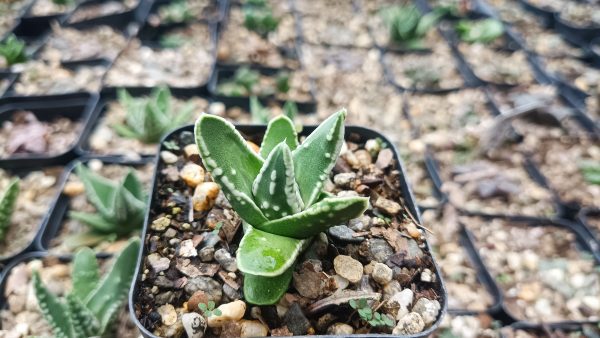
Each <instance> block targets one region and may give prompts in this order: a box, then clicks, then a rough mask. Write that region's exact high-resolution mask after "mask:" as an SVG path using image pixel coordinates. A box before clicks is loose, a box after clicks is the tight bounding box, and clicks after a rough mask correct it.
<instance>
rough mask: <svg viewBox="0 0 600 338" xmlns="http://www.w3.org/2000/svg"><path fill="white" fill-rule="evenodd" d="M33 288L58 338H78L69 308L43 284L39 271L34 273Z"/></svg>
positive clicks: (45, 316)
mask: <svg viewBox="0 0 600 338" xmlns="http://www.w3.org/2000/svg"><path fill="white" fill-rule="evenodd" d="M33 288H34V291H35V296H36V298H37V300H38V304H39V306H40V309H41V310H42V314H43V315H44V318H45V319H46V321H48V324H50V326H51V327H52V332H53V333H54V336H56V338H76V336H75V330H74V329H73V323H72V322H71V318H70V317H69V314H68V312H67V307H66V306H65V305H64V304H63V303H61V302H60V300H59V299H58V298H57V297H56V296H55V295H54V294H52V292H50V291H49V290H48V289H47V288H46V287H45V286H44V284H43V283H42V281H41V279H40V275H39V274H38V272H37V271H35V272H34V273H33Z"/></svg>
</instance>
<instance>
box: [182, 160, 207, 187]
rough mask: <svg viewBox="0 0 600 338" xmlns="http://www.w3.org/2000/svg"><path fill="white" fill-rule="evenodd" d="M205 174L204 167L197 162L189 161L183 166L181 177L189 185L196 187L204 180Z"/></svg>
mask: <svg viewBox="0 0 600 338" xmlns="http://www.w3.org/2000/svg"><path fill="white" fill-rule="evenodd" d="M204 174H205V173H204V168H202V167H201V166H199V165H197V164H195V163H188V164H186V165H184V166H183V168H181V171H180V172H179V177H181V179H182V180H183V182H185V184H187V185H188V186H189V187H192V188H195V187H196V186H197V185H198V184H200V183H202V182H204Z"/></svg>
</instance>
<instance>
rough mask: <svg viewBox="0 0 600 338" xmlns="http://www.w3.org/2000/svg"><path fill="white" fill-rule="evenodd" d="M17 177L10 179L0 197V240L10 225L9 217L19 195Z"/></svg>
mask: <svg viewBox="0 0 600 338" xmlns="http://www.w3.org/2000/svg"><path fill="white" fill-rule="evenodd" d="M19 190H20V188H19V179H14V180H12V181H11V182H10V183H9V184H8V187H7V188H6V190H5V191H4V193H3V194H2V196H1V197H0V241H2V240H3V239H4V236H5V235H6V231H7V230H8V227H9V226H10V219H11V216H12V213H13V211H14V209H15V204H16V203H17V197H19Z"/></svg>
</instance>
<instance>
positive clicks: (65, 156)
mask: <svg viewBox="0 0 600 338" xmlns="http://www.w3.org/2000/svg"><path fill="white" fill-rule="evenodd" d="M97 102H98V95H97V94H91V93H76V94H65V95H54V96H42V97H39V96H30V97H5V98H2V99H0V122H2V121H5V120H8V119H10V118H11V116H12V113H13V112H14V111H16V110H22V109H25V110H30V111H32V112H33V113H34V114H35V115H36V116H37V117H38V118H39V119H41V120H47V119H50V118H53V117H57V116H63V117H67V118H70V119H78V120H80V121H81V128H82V131H83V129H84V128H85V126H86V125H87V124H88V122H89V120H90V117H91V114H92V111H93V110H94V107H95V106H96V103H97ZM81 136H82V133H80V134H79V137H78V138H77V140H76V141H75V142H74V144H73V145H72V146H71V148H69V150H67V151H65V152H63V153H61V154H54V155H44V154H17V155H13V156H11V157H9V158H3V159H0V167H2V168H24V167H29V168H32V167H33V168H35V167H40V166H50V165H64V164H66V163H67V162H69V161H70V160H71V159H73V158H74V157H75V154H74V149H75V146H76V145H77V143H79V140H80V139H81Z"/></svg>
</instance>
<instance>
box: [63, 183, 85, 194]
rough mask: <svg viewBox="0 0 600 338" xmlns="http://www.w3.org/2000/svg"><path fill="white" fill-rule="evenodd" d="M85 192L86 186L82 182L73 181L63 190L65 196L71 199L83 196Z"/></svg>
mask: <svg viewBox="0 0 600 338" xmlns="http://www.w3.org/2000/svg"><path fill="white" fill-rule="evenodd" d="M84 191H85V186H84V185H83V183H82V182H79V181H71V182H67V183H66V184H65V187H64V188H63V194H65V195H67V196H69V197H75V196H77V195H81V194H82V193H83V192H84Z"/></svg>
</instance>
